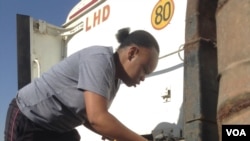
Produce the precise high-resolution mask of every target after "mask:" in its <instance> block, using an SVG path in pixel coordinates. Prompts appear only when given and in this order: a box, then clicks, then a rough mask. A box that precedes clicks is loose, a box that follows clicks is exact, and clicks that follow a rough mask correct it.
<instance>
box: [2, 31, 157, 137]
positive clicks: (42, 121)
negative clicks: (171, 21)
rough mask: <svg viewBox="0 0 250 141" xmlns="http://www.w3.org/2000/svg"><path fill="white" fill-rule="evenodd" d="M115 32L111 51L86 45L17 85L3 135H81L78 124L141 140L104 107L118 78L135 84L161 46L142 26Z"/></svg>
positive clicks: (154, 61)
mask: <svg viewBox="0 0 250 141" xmlns="http://www.w3.org/2000/svg"><path fill="white" fill-rule="evenodd" d="M116 37H117V39H118V42H119V43H120V46H119V48H118V49H117V50H116V51H115V52H113V49H112V47H105V46H91V47H88V48H84V49H82V50H80V51H78V52H76V53H74V54H72V55H71V56H69V57H67V58H65V59H64V60H62V61H61V62H60V63H58V64H56V65H55V66H53V67H52V68H51V69H50V70H48V71H47V72H45V73H43V75H42V76H41V77H40V78H37V79H35V80H34V81H32V82H31V83H30V84H28V85H26V86H25V87H23V88H22V89H20V90H19V91H18V94H17V96H16V98H15V99H13V101H12V102H11V104H10V106H9V110H8V114H7V119H6V127H5V141H79V140H80V136H79V134H78V132H77V130H75V127H77V126H79V125H81V124H83V125H84V126H86V127H88V128H89V129H91V130H92V131H94V132H96V133H98V134H100V135H102V136H103V137H105V138H107V139H110V140H113V139H116V140H118V141H145V140H146V139H145V138H143V137H142V136H140V135H138V134H136V133H135V132H133V131H132V130H130V129H128V128H127V127H126V126H125V125H123V124H122V123H121V122H119V120H118V119H116V118H115V117H114V116H113V115H112V114H110V113H109V112H108V108H109V106H110V104H111V103H112V100H113V99H114V97H115V95H116V92H117V90H118V89H119V85H120V82H121V81H122V82H123V83H124V84H126V85H127V86H129V87H130V86H136V85H138V84H140V81H143V80H144V79H145V76H146V75H148V74H150V73H151V72H153V70H154V69H155V68H156V66H157V62H158V56H159V46H158V43H157V41H156V40H155V38H154V37H153V36H152V35H151V34H150V33H148V32H146V31H144V30H137V31H134V32H132V33H129V29H128V28H125V29H122V30H119V31H118V34H117V36H116Z"/></svg>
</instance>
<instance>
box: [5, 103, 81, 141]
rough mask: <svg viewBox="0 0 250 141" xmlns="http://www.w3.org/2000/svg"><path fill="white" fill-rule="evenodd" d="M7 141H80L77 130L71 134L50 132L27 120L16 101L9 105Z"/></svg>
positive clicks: (6, 127) (6, 125)
mask: <svg viewBox="0 0 250 141" xmlns="http://www.w3.org/2000/svg"><path fill="white" fill-rule="evenodd" d="M4 140H5V141H80V135H79V133H78V132H77V130H76V129H73V130H71V131H69V132H65V133H58V132H53V131H48V130H45V129H43V128H42V127H40V126H39V125H36V124H35V123H33V122H32V121H31V120H29V119H28V118H26V117H25V116H24V115H23V114H22V113H21V112H20V110H19V108H18V106H17V104H16V100H15V99H13V100H12V102H11V103H10V105H9V109H8V113H7V117H6V123H5V131H4Z"/></svg>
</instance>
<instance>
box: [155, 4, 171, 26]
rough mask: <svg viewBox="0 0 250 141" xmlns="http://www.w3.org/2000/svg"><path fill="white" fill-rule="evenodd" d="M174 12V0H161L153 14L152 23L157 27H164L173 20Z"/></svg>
mask: <svg viewBox="0 0 250 141" xmlns="http://www.w3.org/2000/svg"><path fill="white" fill-rule="evenodd" d="M173 14H174V2H173V0H159V1H158V3H157V4H156V5H155V7H154V9H153V11H152V14H151V24H152V26H153V27H154V28H155V29H157V30H160V29H163V28H164V27H166V26H167V25H168V24H169V22H170V21H171V19H172V17H173Z"/></svg>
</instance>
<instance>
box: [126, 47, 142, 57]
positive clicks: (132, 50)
mask: <svg viewBox="0 0 250 141" xmlns="http://www.w3.org/2000/svg"><path fill="white" fill-rule="evenodd" d="M138 53H139V47H137V46H134V45H133V46H130V47H129V48H128V59H129V60H132V59H133V58H134V57H136V55H138Z"/></svg>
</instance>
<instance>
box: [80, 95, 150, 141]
mask: <svg viewBox="0 0 250 141" xmlns="http://www.w3.org/2000/svg"><path fill="white" fill-rule="evenodd" d="M83 93H84V99H85V104H86V112H87V118H88V121H89V126H90V127H91V128H92V129H93V131H95V132H97V133H99V134H101V135H102V136H104V137H109V138H113V139H116V140H117V141H147V139H145V138H143V137H142V136H140V135H138V134H136V133H135V132H133V131H132V130H130V129H128V128H127V127H125V126H124V125H123V124H122V123H121V122H120V121H119V120H117V119H116V118H115V117H114V116H113V115H112V114H110V113H109V112H108V108H107V100H106V98H105V97H103V96H101V95H99V94H96V93H93V92H90V91H84V92H83Z"/></svg>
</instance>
